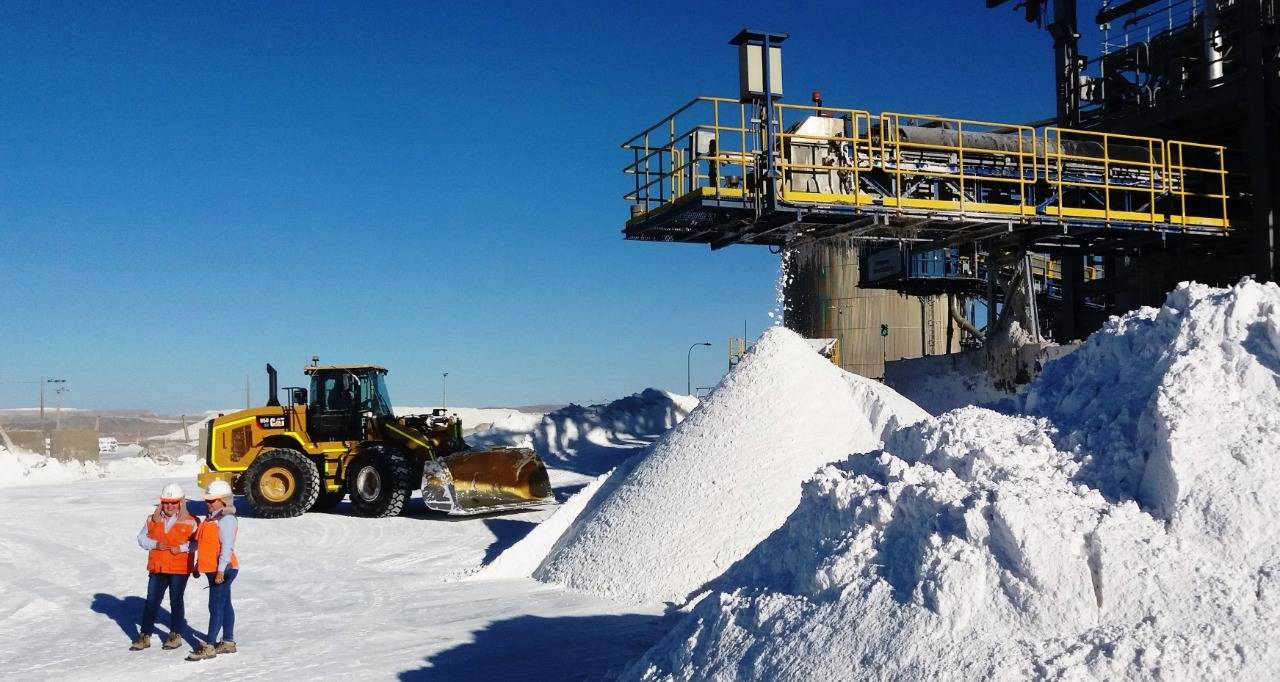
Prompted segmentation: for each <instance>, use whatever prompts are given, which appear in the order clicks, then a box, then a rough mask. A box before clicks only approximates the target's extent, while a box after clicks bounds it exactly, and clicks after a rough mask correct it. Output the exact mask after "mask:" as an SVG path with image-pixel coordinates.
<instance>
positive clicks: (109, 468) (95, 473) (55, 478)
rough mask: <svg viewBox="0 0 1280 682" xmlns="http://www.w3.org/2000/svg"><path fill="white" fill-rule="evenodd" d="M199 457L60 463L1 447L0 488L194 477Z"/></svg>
mask: <svg viewBox="0 0 1280 682" xmlns="http://www.w3.org/2000/svg"><path fill="white" fill-rule="evenodd" d="M199 469H200V461H199V458H198V457H197V456H196V455H195V453H192V452H187V453H185V454H183V455H181V456H180V457H178V458H177V459H176V460H175V461H166V462H162V461H157V460H156V459H153V458H151V457H121V458H119V459H114V460H111V461H107V462H77V461H74V460H71V461H65V462H64V461H60V460H58V459H56V458H52V457H45V456H44V455H38V454H35V453H33V452H28V451H25V450H17V451H15V452H10V451H9V450H6V449H4V448H3V447H0V488H5V487H12V486H28V485H52V484H55V483H66V482H69V481H83V480H92V479H97V478H151V477H154V476H179V475H181V476H195V475H196V472H197V471H198V470H199Z"/></svg>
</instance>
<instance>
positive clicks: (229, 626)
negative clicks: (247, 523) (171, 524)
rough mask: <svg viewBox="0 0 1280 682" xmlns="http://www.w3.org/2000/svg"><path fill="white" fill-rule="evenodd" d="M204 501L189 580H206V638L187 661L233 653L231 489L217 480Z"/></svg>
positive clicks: (236, 569) (235, 570)
mask: <svg viewBox="0 0 1280 682" xmlns="http://www.w3.org/2000/svg"><path fill="white" fill-rule="evenodd" d="M204 501H205V503H206V504H208V505H209V515H208V516H206V517H205V518H204V520H203V521H201V522H200V527H199V528H198V529H197V530H196V540H195V542H196V550H195V552H196V566H195V570H194V571H193V572H192V576H198V575H200V574H201V573H203V574H205V577H207V578H208V579H209V635H208V637H207V638H206V639H205V643H204V644H202V645H201V646H200V647H199V648H197V649H196V650H195V651H193V652H191V655H189V656H187V660H188V661H203V660H205V659H207V658H213V657H214V656H216V655H218V654H234V653H235V652H236V642H235V634H234V633H233V630H234V629H235V625H236V612H235V609H233V608H232V607H231V583H232V582H234V581H235V579H236V576H237V575H239V574H240V560H239V559H237V558H236V548H235V545H236V535H237V533H238V531H239V524H238V522H237V520H236V505H235V496H234V495H233V494H232V492H231V486H230V485H229V484H228V483H227V482H226V481H221V480H219V481H214V482H212V483H210V484H209V489H208V490H206V491H205V494H204ZM219 634H221V635H222V639H221V640H219V639H218V635H219Z"/></svg>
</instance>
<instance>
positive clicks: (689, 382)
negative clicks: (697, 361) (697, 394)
mask: <svg viewBox="0 0 1280 682" xmlns="http://www.w3.org/2000/svg"><path fill="white" fill-rule="evenodd" d="M710 345H711V344H710V343H707V342H706V341H702V342H701V343H695V344H693V345H692V346H689V352H688V353H685V354H684V392H685V395H693V379H691V378H690V377H691V376H692V374H693V371H692V364H691V363H692V362H693V349H694V348H697V347H698V346H710Z"/></svg>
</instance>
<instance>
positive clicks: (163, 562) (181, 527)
mask: <svg viewBox="0 0 1280 682" xmlns="http://www.w3.org/2000/svg"><path fill="white" fill-rule="evenodd" d="M156 516H157V515H156V514H152V515H151V516H148V517H147V537H149V538H151V539H152V540H155V541H156V542H160V543H164V544H166V545H171V546H177V545H181V544H182V543H184V542H187V541H189V540H191V538H192V536H193V535H195V532H196V521H195V519H193V518H191V517H190V516H187V515H186V514H182V515H181V516H179V517H178V520H176V521H174V522H173V527H172V528H170V529H169V530H168V531H165V529H164V517H160V518H159V519H157V518H156ZM190 571H191V553H190V552H178V553H177V554H174V553H172V552H170V551H169V550H167V549H163V550H162V549H153V550H151V551H149V552H147V572H148V573H167V574H173V575H185V574H187V573H188V572H190Z"/></svg>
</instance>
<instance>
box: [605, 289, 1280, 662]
mask: <svg viewBox="0 0 1280 682" xmlns="http://www.w3.org/2000/svg"><path fill="white" fill-rule="evenodd" d="M1278 322H1280V288H1277V287H1276V286H1274V285H1259V284H1255V283H1252V282H1244V283H1241V284H1240V285H1238V286H1236V287H1234V288H1231V289H1225V290H1223V289H1210V288H1208V287H1203V286H1198V285H1185V286H1182V287H1179V289H1177V290H1176V291H1174V292H1173V293H1172V294H1171V295H1170V296H1169V298H1168V302H1167V303H1166V305H1165V306H1164V307H1163V308H1161V309H1159V310H1154V309H1147V310H1141V311H1137V312H1135V313H1132V314H1130V315H1127V316H1125V317H1124V318H1120V319H1117V320H1114V321H1112V323H1110V324H1109V325H1108V326H1107V327H1106V328H1105V329H1103V330H1101V331H1100V332H1099V333H1097V334H1095V335H1094V336H1093V337H1091V338H1090V339H1089V340H1088V341H1087V342H1086V343H1085V344H1084V346H1083V347H1082V348H1081V349H1080V350H1078V351H1077V352H1076V353H1074V354H1072V355H1071V356H1069V357H1067V358H1065V359H1063V360H1060V361H1058V362H1057V363H1055V364H1052V365H1050V366H1049V369H1047V370H1046V371H1045V373H1044V374H1042V375H1041V376H1040V378H1039V379H1038V380H1037V381H1036V382H1035V384H1034V385H1033V386H1032V389H1031V391H1030V393H1029V397H1028V400H1027V403H1028V406H1029V407H1030V408H1031V409H1033V410H1034V411H1036V412H1037V413H1039V414H1040V415H1042V416H1040V417H1027V416H1004V415H1000V414H997V413H995V412H991V411H988V410H983V409H980V408H965V409H961V410H957V411H955V412H951V413H948V414H946V415H944V416H943V417H942V418H940V419H939V420H937V421H936V422H926V423H923V424H919V425H916V426H913V427H910V428H907V429H903V430H902V431H899V432H898V433H895V434H893V435H892V436H891V437H890V438H889V439H888V441H887V443H886V444H885V450H884V451H882V452H872V453H870V454H865V455H854V456H852V457H850V458H849V459H848V460H847V461H845V462H843V463H841V464H839V465H834V466H829V467H826V468H825V469H824V470H823V471H822V472H820V473H819V475H817V476H816V477H814V478H813V479H812V480H810V481H808V482H807V483H806V484H805V486H804V494H803V500H802V501H801V503H800V505H799V506H798V508H797V509H796V511H795V513H794V514H793V515H792V516H791V517H790V518H789V519H788V520H787V522H786V524H785V525H784V526H783V527H782V528H781V529H780V530H779V531H778V532H777V533H775V534H774V535H773V536H771V537H770V538H769V539H768V540H767V541H765V542H763V543H761V544H760V545H759V546H758V547H757V548H756V549H755V550H754V551H753V552H752V553H751V554H750V555H749V556H747V557H746V558H745V559H744V560H743V561H741V562H740V563H739V564H738V565H736V566H735V567H734V568H733V569H731V570H730V571H728V572H727V573H726V574H725V575H724V576H723V577H722V578H721V579H720V580H719V581H717V583H716V585H715V587H716V589H717V590H718V591H717V592H715V593H713V594H711V595H709V596H708V597H706V598H705V599H703V600H702V601H701V602H699V603H698V604H697V605H696V606H695V607H694V608H693V609H692V611H691V613H690V614H689V616H687V617H686V618H685V619H684V620H683V621H682V622H681V623H680V624H678V625H677V626H676V627H675V628H674V629H673V631H672V632H671V633H669V634H668V635H667V636H666V637H665V638H664V639H663V640H662V641H661V642H659V643H658V644H657V645H655V646H654V647H653V648H652V649H651V650H650V651H649V652H648V653H647V654H646V656H645V657H644V658H643V659H642V660H641V661H640V662H638V663H637V664H636V665H635V666H633V667H632V668H631V670H630V671H628V673H627V675H628V676H629V677H631V678H641V679H690V678H699V679H746V678H755V679H849V678H859V677H874V678H882V679H892V678H943V679H970V678H997V679H1023V678H1030V677H1036V678H1069V679H1086V678H1095V679H1103V678H1120V677H1127V678H1145V679H1150V678H1167V679H1204V678H1224V677H1227V678H1237V679H1268V678H1270V677H1271V676H1272V675H1273V674H1274V671H1275V670H1276V669H1278V666H1280V645H1278V644H1276V643H1275V641H1274V638H1273V633H1274V632H1276V630H1277V628H1278V627H1280V528H1278V524H1277V521H1280V461H1278V460H1280V362H1278V359H1280V333H1278V332H1280V324H1278ZM816 652H820V653H817V654H816V655H815V653H816Z"/></svg>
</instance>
